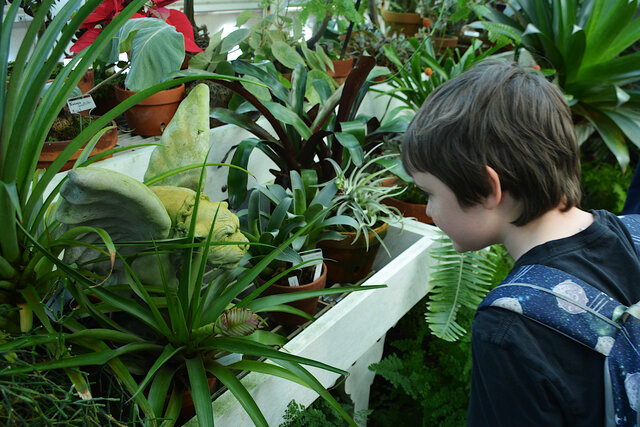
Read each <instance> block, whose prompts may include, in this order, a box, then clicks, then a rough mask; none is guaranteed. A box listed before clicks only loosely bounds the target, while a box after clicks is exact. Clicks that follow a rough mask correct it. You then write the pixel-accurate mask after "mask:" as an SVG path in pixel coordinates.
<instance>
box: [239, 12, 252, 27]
mask: <svg viewBox="0 0 640 427" xmlns="http://www.w3.org/2000/svg"><path fill="white" fill-rule="evenodd" d="M251 16H253V11H252V10H245V11H243V12H241V13H240V15H238V18H237V19H236V27H241V26H243V25H244V24H246V23H247V21H248V20H249V19H251Z"/></svg>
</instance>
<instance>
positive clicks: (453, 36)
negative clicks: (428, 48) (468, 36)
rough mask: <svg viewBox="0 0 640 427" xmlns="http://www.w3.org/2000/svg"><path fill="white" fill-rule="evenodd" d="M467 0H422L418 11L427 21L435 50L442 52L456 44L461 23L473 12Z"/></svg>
mask: <svg viewBox="0 0 640 427" xmlns="http://www.w3.org/2000/svg"><path fill="white" fill-rule="evenodd" d="M472 4H473V2H472V1H469V0H458V1H452V0H423V1H421V2H420V5H419V8H418V9H419V11H420V14H421V15H422V16H424V17H425V19H426V20H428V21H429V25H428V26H426V27H429V28H430V30H428V32H429V34H430V36H431V37H432V39H433V45H434V48H435V51H436V52H438V54H443V53H445V51H446V50H447V49H450V50H451V51H453V49H455V48H456V46H457V45H458V37H459V34H460V32H461V30H462V27H463V25H464V24H465V23H466V22H467V21H468V20H469V16H470V15H471V14H472V12H473V8H472Z"/></svg>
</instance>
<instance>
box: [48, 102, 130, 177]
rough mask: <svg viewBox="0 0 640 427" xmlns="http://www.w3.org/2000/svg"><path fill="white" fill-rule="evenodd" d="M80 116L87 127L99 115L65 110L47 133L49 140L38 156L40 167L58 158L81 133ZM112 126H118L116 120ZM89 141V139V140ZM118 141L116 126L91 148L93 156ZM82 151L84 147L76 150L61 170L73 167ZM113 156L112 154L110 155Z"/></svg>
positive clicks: (84, 126)
mask: <svg viewBox="0 0 640 427" xmlns="http://www.w3.org/2000/svg"><path fill="white" fill-rule="evenodd" d="M80 117H81V118H82V128H83V129H85V128H86V127H87V126H89V125H90V124H91V121H92V120H95V119H96V118H97V117H98V116H93V117H87V116H78V115H76V114H70V113H68V112H65V111H64V110H63V111H62V112H61V113H60V115H59V116H58V118H56V120H55V122H54V123H53V126H52V127H51V130H50V131H49V134H48V135H47V141H46V142H45V143H44V145H43V147H42V152H41V153H40V157H39V158H38V168H40V169H46V168H48V167H49V166H51V164H52V163H53V162H54V161H55V160H56V159H57V158H58V155H59V154H60V153H61V152H62V150H64V149H65V148H66V147H67V145H69V143H70V142H71V140H73V138H75V137H76V136H78V134H79V133H80ZM111 125H112V126H116V122H114V121H112V122H111ZM87 142H89V141H87ZM117 142H118V129H117V128H116V127H114V128H113V129H109V130H108V131H106V132H105V133H104V134H103V135H102V136H101V137H100V139H99V140H98V142H97V143H96V145H95V147H93V150H91V154H90V156H89V157H91V156H95V155H97V154H100V153H104V152H105V151H107V150H111V149H112V148H113V147H115V146H116V144H117ZM81 153H82V149H80V150H78V151H76V152H75V153H74V154H73V155H72V156H71V158H70V159H69V161H67V162H66V163H65V164H64V166H63V167H62V168H61V169H60V170H61V171H65V170H69V169H71V168H72V167H73V164H74V163H75V161H76V159H77V158H78V157H79V156H80V154H81ZM108 157H111V156H108Z"/></svg>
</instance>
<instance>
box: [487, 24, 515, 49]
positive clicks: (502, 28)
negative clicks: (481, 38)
mask: <svg viewBox="0 0 640 427" xmlns="http://www.w3.org/2000/svg"><path fill="white" fill-rule="evenodd" d="M482 26H483V27H484V29H485V30H487V37H489V40H490V41H491V42H492V43H496V44H501V43H505V44H507V43H514V44H516V45H519V44H520V42H521V41H522V34H521V33H520V32H519V31H518V30H516V29H515V28H513V27H511V26H509V25H506V24H501V23H499V22H488V21H484V22H482Z"/></svg>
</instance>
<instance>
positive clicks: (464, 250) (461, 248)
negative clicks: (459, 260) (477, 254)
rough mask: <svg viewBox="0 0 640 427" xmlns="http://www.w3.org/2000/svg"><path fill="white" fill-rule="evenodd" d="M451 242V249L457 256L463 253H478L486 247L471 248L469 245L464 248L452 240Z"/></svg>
mask: <svg viewBox="0 0 640 427" xmlns="http://www.w3.org/2000/svg"><path fill="white" fill-rule="evenodd" d="M452 242H453V249H454V250H455V251H456V252H458V253H459V254H461V253H464V252H471V251H479V250H480V249H484V248H485V247H486V246H483V247H475V246H473V247H472V246H470V245H469V246H465V245H462V244H460V243H457V242H455V241H453V240H452Z"/></svg>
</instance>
